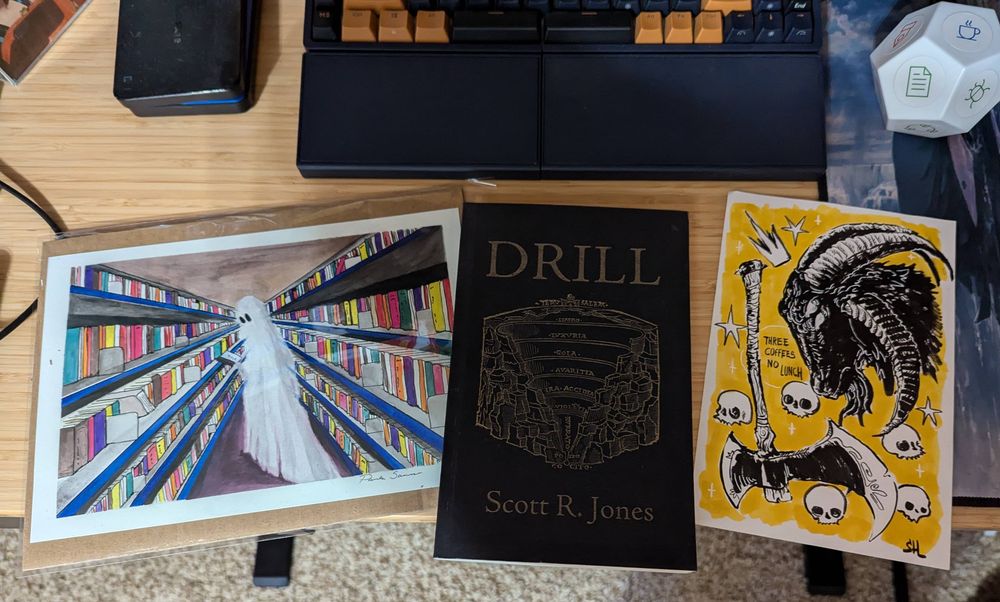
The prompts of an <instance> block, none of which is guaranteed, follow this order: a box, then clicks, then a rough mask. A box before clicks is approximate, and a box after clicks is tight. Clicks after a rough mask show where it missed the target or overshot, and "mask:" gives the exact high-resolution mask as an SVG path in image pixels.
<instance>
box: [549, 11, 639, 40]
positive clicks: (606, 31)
mask: <svg viewBox="0 0 1000 602" xmlns="http://www.w3.org/2000/svg"><path fill="white" fill-rule="evenodd" d="M632 20H633V19H632V15H631V14H630V13H627V12H625V11H615V10H608V11H597V12H553V13H550V14H549V16H547V17H546V18H545V41H546V42H552V43H585V44H631V43H632V41H633V40H632Z"/></svg>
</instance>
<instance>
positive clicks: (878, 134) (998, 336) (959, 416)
mask: <svg viewBox="0 0 1000 602" xmlns="http://www.w3.org/2000/svg"><path fill="white" fill-rule="evenodd" d="M928 4H930V3H929V2H926V1H922V2H910V1H904V2H895V3H892V2H853V1H848V0H833V1H832V2H830V3H828V9H829V12H828V16H827V23H828V25H827V28H828V36H827V38H828V40H829V48H828V51H829V78H830V86H829V90H830V92H829V94H830V96H829V107H828V112H827V162H828V170H827V181H828V193H829V200H830V201H831V202H834V203H840V204H845V205H854V206H859V207H868V208H871V209H881V210H886V211H897V212H900V213H906V214H912V215H922V216H926V217H936V218H943V219H949V220H955V221H956V222H957V224H958V232H957V235H958V236H957V271H956V282H957V286H956V289H955V311H956V313H955V332H956V345H957V348H956V351H955V370H956V374H955V384H956V386H955V473H954V494H955V496H956V502H957V503H960V504H961V503H969V504H976V505H982V504H986V505H1000V480H997V479H984V478H983V475H986V474H994V475H995V474H998V473H1000V371H998V370H996V367H995V365H994V360H993V358H994V356H995V352H996V349H998V348H1000V107H996V108H994V109H993V111H992V112H990V113H989V114H987V116H986V117H985V118H983V119H982V120H981V121H980V122H979V124H977V125H976V126H975V127H974V128H973V129H972V130H971V131H970V132H968V133H966V134H961V135H956V136H949V137H946V138H938V139H933V140H932V139H927V138H921V137H917V136H908V135H906V134H898V133H893V132H889V131H887V130H886V129H885V127H884V124H883V122H882V117H881V113H880V111H879V106H878V101H877V100H876V97H875V84H874V81H873V77H872V72H871V67H870V65H869V61H868V55H869V54H870V53H871V51H872V50H873V49H874V48H875V46H876V45H877V44H878V42H879V41H880V40H881V39H882V38H883V37H884V36H885V35H886V34H887V33H888V32H889V31H891V30H892V29H893V28H894V27H895V26H896V25H897V24H898V23H899V22H900V20H901V19H902V18H903V17H904V16H905V15H906V14H908V13H910V12H912V11H914V10H918V9H920V8H923V7H924V6H927V5H928ZM986 4H987V5H991V6H992V8H996V3H992V4H991V3H990V2H987V3H986Z"/></svg>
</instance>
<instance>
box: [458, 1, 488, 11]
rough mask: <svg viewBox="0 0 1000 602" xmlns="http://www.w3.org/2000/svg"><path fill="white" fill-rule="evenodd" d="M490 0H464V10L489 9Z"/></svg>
mask: <svg viewBox="0 0 1000 602" xmlns="http://www.w3.org/2000/svg"><path fill="white" fill-rule="evenodd" d="M491 4H492V3H491V0H465V10H490V9H491V8H493V6H492V5H491Z"/></svg>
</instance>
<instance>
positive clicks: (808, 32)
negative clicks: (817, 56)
mask: <svg viewBox="0 0 1000 602" xmlns="http://www.w3.org/2000/svg"><path fill="white" fill-rule="evenodd" d="M785 41H786V42H791V43H793V44H809V43H811V42H812V41H813V19H812V15H811V14H809V13H790V14H788V15H787V16H785Z"/></svg>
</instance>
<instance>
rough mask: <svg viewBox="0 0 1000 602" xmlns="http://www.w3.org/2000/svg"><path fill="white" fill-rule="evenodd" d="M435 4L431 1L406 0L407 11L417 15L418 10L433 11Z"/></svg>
mask: <svg viewBox="0 0 1000 602" xmlns="http://www.w3.org/2000/svg"><path fill="white" fill-rule="evenodd" d="M433 9H434V3H433V2H431V0H406V10H408V11H410V12H411V13H415V12H417V11H418V10H433Z"/></svg>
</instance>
